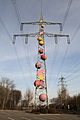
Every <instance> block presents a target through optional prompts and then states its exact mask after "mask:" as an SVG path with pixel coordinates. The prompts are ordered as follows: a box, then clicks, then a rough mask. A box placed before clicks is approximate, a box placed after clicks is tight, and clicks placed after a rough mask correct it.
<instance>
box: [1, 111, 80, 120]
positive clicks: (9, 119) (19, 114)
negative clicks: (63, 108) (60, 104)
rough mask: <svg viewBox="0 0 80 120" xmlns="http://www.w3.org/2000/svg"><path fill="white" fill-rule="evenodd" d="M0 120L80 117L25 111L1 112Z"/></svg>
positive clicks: (78, 118)
mask: <svg viewBox="0 0 80 120" xmlns="http://www.w3.org/2000/svg"><path fill="white" fill-rule="evenodd" d="M0 120H80V115H72V114H32V113H25V112H23V111H0Z"/></svg>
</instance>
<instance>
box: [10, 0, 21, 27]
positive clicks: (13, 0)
mask: <svg viewBox="0 0 80 120" xmlns="http://www.w3.org/2000/svg"><path fill="white" fill-rule="evenodd" d="M11 2H12V4H13V6H14V9H15V12H16V17H17V20H18V23H19V25H20V24H21V17H20V14H19V10H18V7H17V3H16V0H11Z"/></svg>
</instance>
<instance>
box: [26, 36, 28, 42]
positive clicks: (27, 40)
mask: <svg viewBox="0 0 80 120" xmlns="http://www.w3.org/2000/svg"><path fill="white" fill-rule="evenodd" d="M25 44H28V36H26V37H25Z"/></svg>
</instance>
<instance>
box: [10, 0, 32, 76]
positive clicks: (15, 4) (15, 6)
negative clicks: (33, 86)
mask: <svg viewBox="0 0 80 120" xmlns="http://www.w3.org/2000/svg"><path fill="white" fill-rule="evenodd" d="M11 1H12V4H13V6H14V9H15V13H16V17H17V20H18V23H19V25H21V16H20V13H19V9H18V7H17V3H16V0H11ZM21 32H22V33H24V31H21ZM25 39H27V42H28V37H26V38H25ZM25 42H26V41H25ZM23 47H24V45H23ZM24 53H25V58H26V63H27V65H28V66H29V67H28V69H29V71H31V73H32V69H31V64H30V59H29V51H28V46H27V55H26V50H25V47H24ZM27 56H28V59H29V60H27ZM30 77H32V76H30Z"/></svg>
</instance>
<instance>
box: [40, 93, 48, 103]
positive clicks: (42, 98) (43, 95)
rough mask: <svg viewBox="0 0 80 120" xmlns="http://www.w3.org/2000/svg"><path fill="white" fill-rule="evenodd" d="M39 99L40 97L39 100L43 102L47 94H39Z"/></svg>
mask: <svg viewBox="0 0 80 120" xmlns="http://www.w3.org/2000/svg"><path fill="white" fill-rule="evenodd" d="M39 99H40V101H42V102H44V101H45V100H46V99H47V95H46V94H40V95H39Z"/></svg>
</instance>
